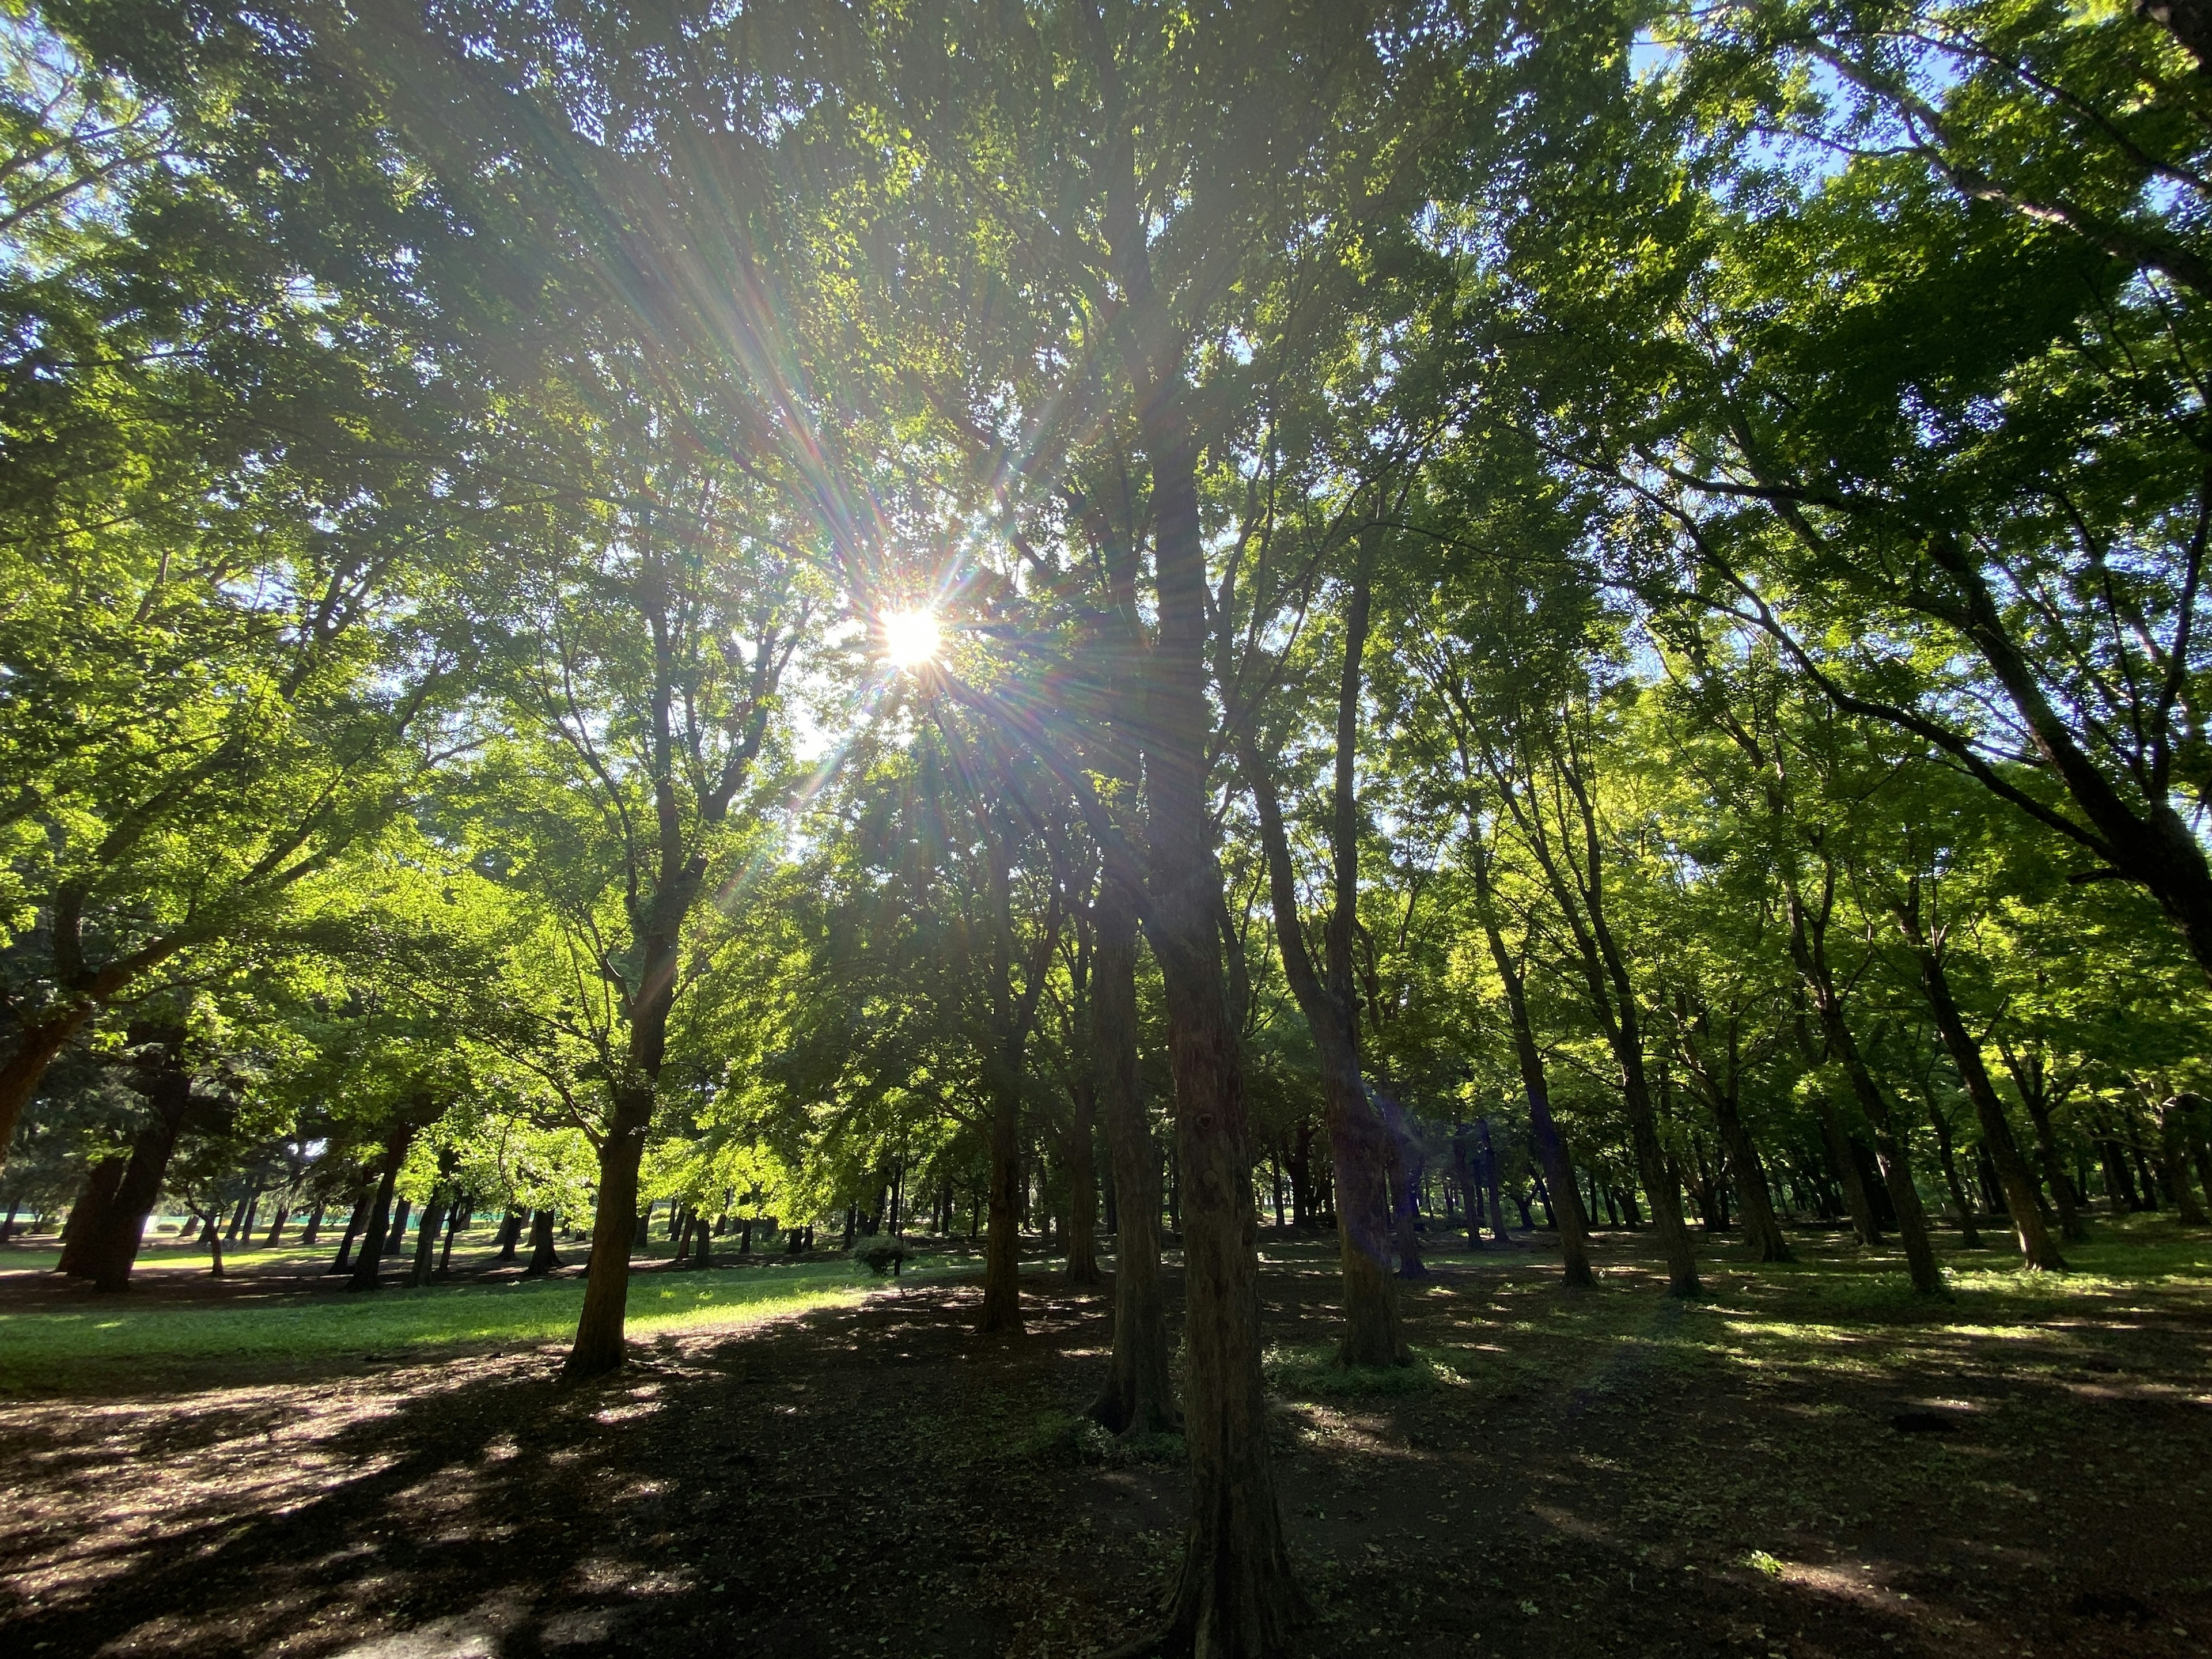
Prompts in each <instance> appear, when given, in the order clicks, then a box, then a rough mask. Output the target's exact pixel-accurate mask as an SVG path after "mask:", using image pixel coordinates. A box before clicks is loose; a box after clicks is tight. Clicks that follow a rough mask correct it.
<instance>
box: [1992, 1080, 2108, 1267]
mask: <svg viewBox="0 0 2212 1659" xmlns="http://www.w3.org/2000/svg"><path fill="white" fill-rule="evenodd" d="M1997 1054H1998V1057H1999V1058H2000V1059H2002V1060H2003V1061H2004V1067H2005V1070H2006V1071H2007V1072H2008V1073H2010V1074H2011V1077H2012V1085H2013V1087H2014V1088H2015V1090H2017V1091H2019V1094H2020V1103H2021V1105H2023V1106H2025V1107H2026V1108H2027V1121H2028V1126H2029V1127H2031V1128H2033V1130H2034V1131H2035V1157H2036V1161H2037V1162H2038V1163H2039V1164H2041V1165H2042V1166H2043V1179H2044V1182H2045V1185H2047V1186H2048V1187H2049V1188H2051V1205H2052V1206H2053V1207H2054V1208H2055V1209H2056V1210H2057V1212H2058V1236H2059V1237H2060V1238H2062V1239H2063V1240H2064V1241H2065V1242H2066V1243H2069V1244H2081V1243H2087V1241H2088V1237H2089V1230H2088V1228H2087V1227H2086V1226H2085V1225H2082V1221H2081V1205H2080V1203H2079V1202H2078V1201H2077V1196H2076V1194H2075V1191H2074V1183H2073V1182H2071V1181H2069V1179H2068V1178H2067V1175H2066V1164H2065V1161H2064V1160H2063V1158H2060V1157H2059V1155H2058V1137H2057V1133H2056V1131H2055V1130H2054V1129H2053V1128H2052V1126H2051V1079H2050V1073H2049V1072H2048V1071H2047V1070H2046V1069H2045V1055H2044V1054H2043V1052H2042V1049H2041V1047H2040V1045H2035V1046H2032V1047H2028V1048H2022V1049H2020V1050H2018V1051H2015V1048H2014V1045H2013V1044H2011V1043H2009V1042H2003V1041H2002V1039H2000V1040H1999V1044H1998V1048H1997Z"/></svg>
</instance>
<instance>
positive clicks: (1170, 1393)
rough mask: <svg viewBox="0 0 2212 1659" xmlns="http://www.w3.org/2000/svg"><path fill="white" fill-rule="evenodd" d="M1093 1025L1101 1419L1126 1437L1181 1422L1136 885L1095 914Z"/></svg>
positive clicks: (1106, 900)
mask: <svg viewBox="0 0 2212 1659" xmlns="http://www.w3.org/2000/svg"><path fill="white" fill-rule="evenodd" d="M1093 927H1094V930H1095V935H1096V937H1095V940H1094V943H1093V945H1092V959H1091V1036H1092V1041H1093V1042H1094V1044H1095V1045H1096V1049H1097V1054H1096V1061H1097V1068H1098V1077H1097V1090H1098V1106H1099V1111H1100V1114H1101V1115H1103V1117H1104V1119H1105V1123H1106V1147H1107V1152H1108V1154H1109V1157H1110V1158H1112V1160H1113V1165H1114V1206H1115V1233H1114V1352H1113V1356H1112V1358H1109V1360H1108V1361H1107V1364H1106V1382H1105V1385H1104V1387H1103V1388H1102V1389H1100V1390H1099V1394H1098V1398H1097V1400H1095V1401H1092V1402H1091V1416H1093V1417H1094V1418H1096V1419H1097V1420H1098V1421H1099V1422H1100V1423H1102V1424H1103V1425H1105V1426H1106V1427H1107V1428H1109V1429H1111V1430H1112V1431H1114V1432H1115V1433H1116V1434H1126V1435H1130V1436H1144V1435H1152V1434H1161V1433H1165V1432H1169V1431H1172V1430H1174V1429H1176V1427H1178V1426H1179V1425H1180V1420H1181V1419H1180V1415H1179V1413H1177V1412H1176V1404H1175V1391H1174V1389H1173V1386H1172V1385H1171V1384H1170V1382H1169V1379H1168V1332H1167V1304H1166V1297H1165V1295H1164V1292H1163V1290H1162V1286H1161V1283H1160V1156H1159V1148H1158V1146H1157V1145H1156V1144H1155V1143H1154V1142H1153V1139H1152V1123H1151V1121H1150V1120H1149V1119H1148V1118H1147V1116H1146V1111H1145V1100H1144V1094H1143V1091H1142V1086H1141V1085H1140V1082H1139V1075H1138V1071H1137V918H1136V907H1135V903H1134V902H1133V899H1132V897H1131V896H1130V894H1129V891H1128V890H1127V888H1126V887H1125V886H1123V885H1122V884H1121V882H1120V881H1119V880H1117V879H1115V878H1114V877H1112V876H1109V877H1108V878H1106V879H1105V880H1104V881H1103V882H1102V883H1101V884H1100V886H1099V890H1098V902H1097V907H1096V909H1095V911H1094V913H1093Z"/></svg>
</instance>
